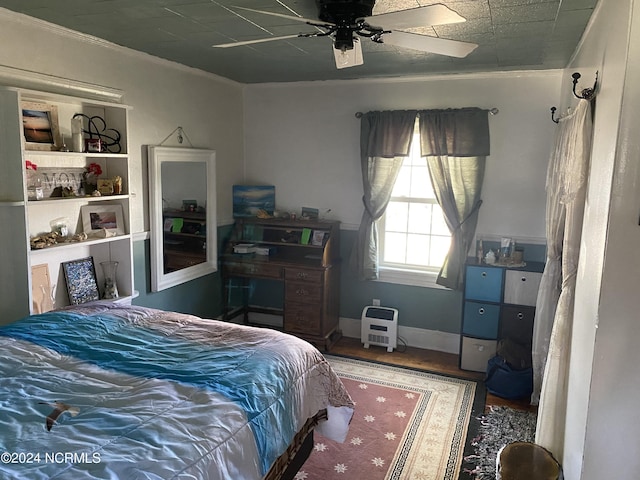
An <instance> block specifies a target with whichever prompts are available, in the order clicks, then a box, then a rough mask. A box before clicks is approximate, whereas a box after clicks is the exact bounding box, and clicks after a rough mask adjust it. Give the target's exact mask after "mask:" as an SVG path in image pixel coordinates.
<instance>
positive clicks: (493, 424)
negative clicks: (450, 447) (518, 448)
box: [460, 406, 537, 480]
mask: <svg viewBox="0 0 640 480" xmlns="http://www.w3.org/2000/svg"><path fill="white" fill-rule="evenodd" d="M478 420H479V421H480V427H479V431H478V435H477V436H476V437H475V438H473V440H472V441H471V445H472V449H473V454H471V455H468V456H465V458H464V464H463V474H462V475H461V477H460V478H461V479H462V478H464V479H467V478H469V479H473V480H495V478H496V458H497V455H498V451H499V450H500V449H501V448H502V447H504V446H505V445H507V444H508V443H511V442H533V441H534V439H535V432H536V421H537V415H536V413H535V412H527V411H522V410H515V409H513V408H509V407H497V406H494V407H491V409H490V410H489V412H488V413H487V414H485V415H482V416H480V417H479V418H478Z"/></svg>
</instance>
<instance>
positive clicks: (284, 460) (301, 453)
mask: <svg viewBox="0 0 640 480" xmlns="http://www.w3.org/2000/svg"><path fill="white" fill-rule="evenodd" d="M326 419H327V411H326V410H322V411H320V412H319V413H318V414H317V415H315V416H313V417H311V418H310V419H309V420H307V422H306V423H305V424H304V426H303V427H302V428H301V429H300V431H299V432H298V433H297V434H296V436H295V437H294V438H293V442H291V445H289V448H287V451H286V452H284V453H283V454H282V455H280V456H279V457H278V458H277V459H276V461H275V462H274V464H273V465H272V466H271V469H270V470H269V471H268V472H267V474H266V475H265V476H264V478H263V480H293V478H294V477H295V476H296V473H298V470H300V467H302V465H304V462H305V461H306V460H307V458H309V455H310V454H311V451H312V450H313V429H314V427H315V426H316V425H318V423H319V422H320V421H322V420H326Z"/></svg>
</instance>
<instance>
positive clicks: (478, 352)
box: [460, 337, 498, 372]
mask: <svg viewBox="0 0 640 480" xmlns="http://www.w3.org/2000/svg"><path fill="white" fill-rule="evenodd" d="M497 345H498V341H497V340H483V339H481V338H473V337H462V349H461V352H460V368H461V369H462V370H472V371H474V372H486V371H487V362H488V361H489V359H490V358H491V357H493V356H494V355H495V354H496V348H497Z"/></svg>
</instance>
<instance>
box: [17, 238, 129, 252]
mask: <svg viewBox="0 0 640 480" xmlns="http://www.w3.org/2000/svg"><path fill="white" fill-rule="evenodd" d="M130 239H131V235H130V234H125V235H117V236H115V237H108V238H92V239H89V240H85V241H83V242H66V243H57V244H55V245H51V246H50V247H46V248H36V249H32V250H29V251H30V252H31V255H44V254H45V253H46V252H51V251H52V250H61V249H70V248H76V247H78V246H91V245H99V244H101V243H109V242H115V241H120V240H130Z"/></svg>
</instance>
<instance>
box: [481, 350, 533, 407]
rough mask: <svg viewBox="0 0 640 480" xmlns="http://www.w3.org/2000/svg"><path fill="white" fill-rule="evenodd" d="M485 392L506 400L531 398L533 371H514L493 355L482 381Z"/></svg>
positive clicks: (501, 359) (503, 360)
mask: <svg viewBox="0 0 640 480" xmlns="http://www.w3.org/2000/svg"><path fill="white" fill-rule="evenodd" d="M484 384H485V386H486V387H487V391H488V392H490V393H492V394H494V395H497V396H498V397H501V398H506V399H508V400H516V399H520V398H525V397H529V396H531V393H532V392H533V369H532V368H524V369H522V370H516V369H514V368H513V367H511V366H510V365H509V364H508V363H507V362H506V360H505V359H504V358H503V357H501V356H500V355H495V356H494V357H491V358H490V359H489V362H488V363H487V376H486V378H485V380H484Z"/></svg>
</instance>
